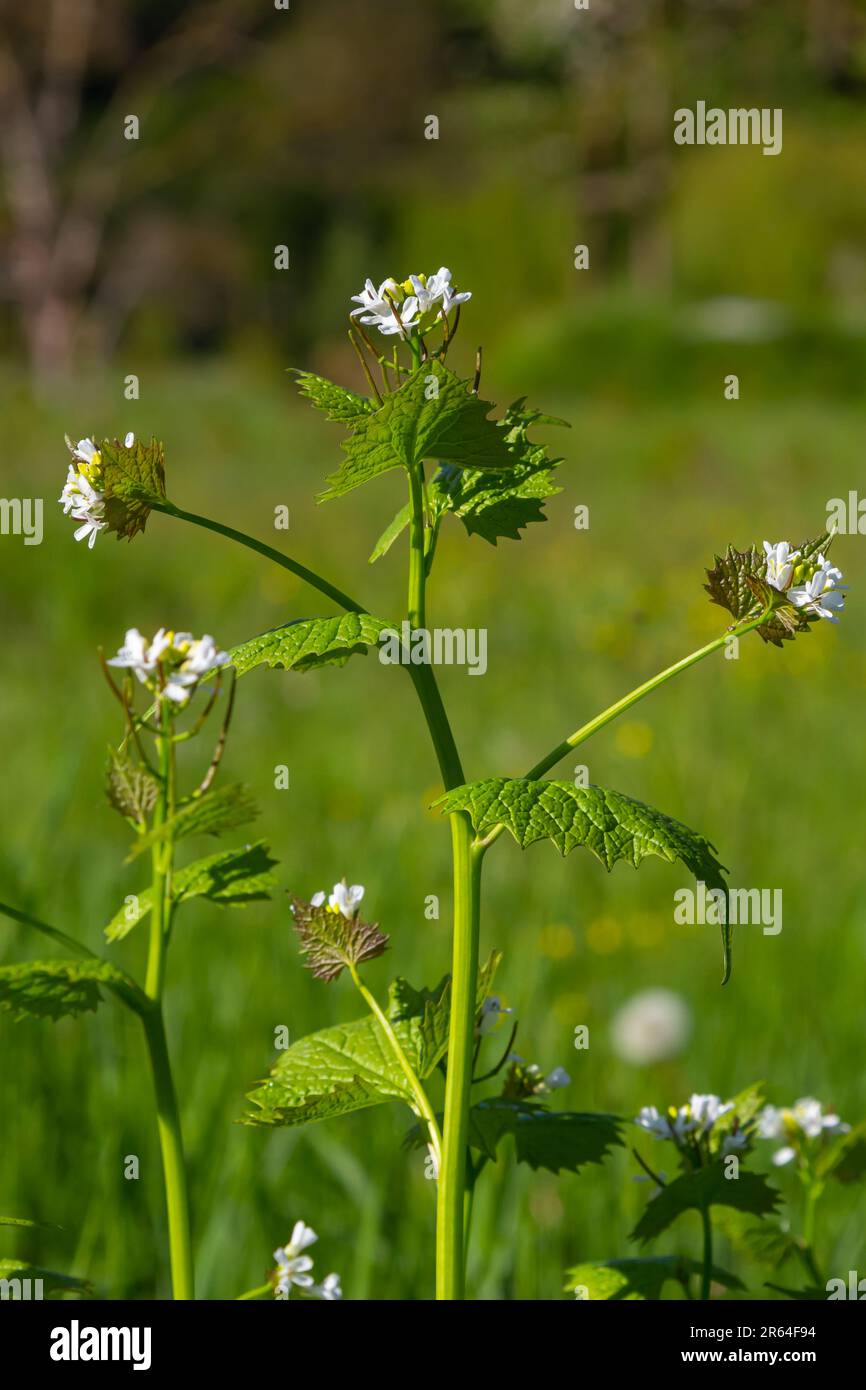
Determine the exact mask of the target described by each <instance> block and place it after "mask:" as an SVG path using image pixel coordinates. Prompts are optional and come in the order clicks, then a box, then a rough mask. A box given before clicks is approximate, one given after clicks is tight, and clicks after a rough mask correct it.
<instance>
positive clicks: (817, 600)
mask: <svg viewBox="0 0 866 1390" xmlns="http://www.w3.org/2000/svg"><path fill="white" fill-rule="evenodd" d="M841 578H842V571H841V570H839V569H837V568H836V566H835V565H831V564H830V563H829V561H828V560H825V558H824V556H823V555H819V556H818V568H817V569H816V570H815V573H814V574H813V575H812V577H811V578H810V579H808V580H807V581H806V583H805V584H803V585H798V586H797V587H796V588H794V589H791V590H790V591H789V593H788V598H789V599H790V601H791V603H793V604H794V606H795V607H796V608H802V609H804V610H805V611H806V612H807V613H814V614H815V615H816V616H817V617H819V618H829V619H830V622H831V623H838V621H839V619H838V617H837V616H836V615H837V613H841V612H842V611H843V609H844V607H845V591H846V590H847V587H848V586H847V584H840V583H839V580H840V579H841Z"/></svg>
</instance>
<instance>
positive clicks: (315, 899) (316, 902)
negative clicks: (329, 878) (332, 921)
mask: <svg viewBox="0 0 866 1390" xmlns="http://www.w3.org/2000/svg"><path fill="white" fill-rule="evenodd" d="M324 901H325V895H324V893H323V892H322V890H321V889H319V891H318V893H314V894H313V896H312V897H311V898H310V907H321V906H322V903H323V902H324Z"/></svg>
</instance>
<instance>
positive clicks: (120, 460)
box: [99, 439, 165, 540]
mask: <svg viewBox="0 0 866 1390" xmlns="http://www.w3.org/2000/svg"><path fill="white" fill-rule="evenodd" d="M99 452H100V454H101V456H102V458H101V465H100V468H101V473H102V491H103V492H104V494H105V520H106V521H107V523H108V529H109V531H114V532H115V534H116V535H117V538H118V540H123V539H124V538H125V539H126V540H132V538H133V536H135V535H137V534H138V532H139V531H143V530H144V527H145V523H146V522H147V518H148V517H149V516H150V510H151V504H152V503H153V502H154V501H162V500H163V499H164V497H165V450H164V448H163V445H162V444H161V443H160V442H159V440H158V439H151V440H150V443H148V444H145V443H144V441H143V440H141V439H136V440H135V442H134V444H133V445H132V447H131V448H127V447H126V445H125V444H121V442H120V440H118V439H113V440H112V439H104V440H103V441H102V443H101V444H100V445H99Z"/></svg>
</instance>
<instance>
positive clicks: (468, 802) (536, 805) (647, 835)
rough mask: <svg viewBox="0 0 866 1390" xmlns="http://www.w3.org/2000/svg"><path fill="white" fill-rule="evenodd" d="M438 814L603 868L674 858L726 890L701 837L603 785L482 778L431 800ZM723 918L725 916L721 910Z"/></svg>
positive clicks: (726, 934) (725, 936)
mask: <svg viewBox="0 0 866 1390" xmlns="http://www.w3.org/2000/svg"><path fill="white" fill-rule="evenodd" d="M434 805H436V806H438V807H439V808H440V810H441V811H442V813H443V815H450V814H451V813H452V812H454V811H466V812H467V813H468V815H469V817H470V819H471V821H472V825H473V827H474V829H475V832H476V834H477V835H479V836H484V835H487V834H488V833H489V832H490V831H491V830H493V829H494V828H495V827H496V826H497V825H504V826H506V828H507V829H508V830H510V832H511V834H512V835H513V836H514V839H515V840H516V841H517V843H518V844H519V845H520V847H521V849H525V848H526V846H527V845H531V844H534V842H535V841H536V840H552V841H553V843H554V844H555V845H556V847H557V849H558V850H559V852H560V854H563V855H565V854H568V853H569V852H570V851H571V850H573V849H576V848H577V847H578V846H583V847H584V848H586V849H588V850H589V851H590V852H591V853H592V854H594V855H595V857H596V858H597V859H599V860H600V861H601V863H602V864H604V866H605V868H606V869H608V870H610V869H612V868H613V866H614V864H615V863H616V862H617V860H620V859H623V860H625V861H626V862H627V863H629V864H633V865H634V866H635V868H637V866H638V865H639V864H640V863H641V861H642V860H643V859H645V858H646V857H647V856H648V855H656V856H658V858H660V859H665V860H667V862H668V863H669V864H673V863H675V862H676V861H677V860H678V859H679V860H680V861H681V862H682V863H683V864H685V866H686V868H687V869H689V870H690V872H691V873H692V874H694V876H695V878H696V879H698V880H700V881H702V882H704V883H706V884H708V885H709V886H710V887H713V888H719V889H721V891H722V892H724V893H725V894H727V887H726V884H725V880H724V878H723V876H722V875H723V869H724V866H723V865H722V864H720V862H719V860H718V859H717V858H716V856H715V852H714V847H713V845H712V844H711V843H710V841H709V840H707V839H705V838H704V836H703V835H699V834H698V833H697V832H696V831H694V830H690V829H689V828H688V826H686V825H683V824H681V822H680V821H677V820H673V819H672V817H670V816H666V815H663V813H662V812H661V811H656V810H655V809H654V808H653V807H652V806H646V805H645V804H644V803H643V802H642V801H635V800H633V799H632V798H631V797H629V796H623V795H622V793H621V792H615V791H610V790H609V789H608V788H606V787H594V786H589V787H576V786H574V785H573V784H572V783H571V782H555V781H551V782H547V781H542V782H538V781H530V780H528V779H527V778H519V779H518V778H508V777H488V778H486V779H485V780H484V781H481V782H468V783H466V784H465V785H464V786H462V787H456V788H455V789H454V790H453V791H450V792H447V793H446V794H445V796H443V797H440V799H439V800H438V801H436V802H435V803H434ZM723 915H724V917H725V919H727V913H725V914H723ZM722 948H723V952H724V977H723V981H722V982H723V983H725V982H726V981H727V980H728V978H729V977H730V953H731V929H730V926H729V924H728V922H727V920H725V922H724V923H723V924H722Z"/></svg>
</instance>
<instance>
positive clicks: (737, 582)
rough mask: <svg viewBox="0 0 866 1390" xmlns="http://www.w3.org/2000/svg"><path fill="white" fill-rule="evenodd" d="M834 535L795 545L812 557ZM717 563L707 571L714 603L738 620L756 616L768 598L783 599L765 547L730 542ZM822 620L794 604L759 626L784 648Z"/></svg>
mask: <svg viewBox="0 0 866 1390" xmlns="http://www.w3.org/2000/svg"><path fill="white" fill-rule="evenodd" d="M832 540H833V537H832V535H831V534H830V533H829V531H824V532H823V534H822V535H820V536H817V537H815V538H814V539H812V540H809V541H802V542H801V543H800V545H798V546H795V547H794V549H795V550H799V551H800V554H801V559H802V560H804V561H808V560H812V559H814V558H815V556H816V555H818V554H819V552H824V553H826V552H827V551H828V550H829V548H830V545H831V543H832ZM714 559H715V566H714V568H713V569H711V570H709V569H708V570H707V583H706V584H705V585H704V588H705V589H706V591H707V593H708V594H709V596H710V602H711V603H717V604H718V605H719V606H720V607H721V608H725V609H727V611H728V612H729V613H730V614H731V615H732V616H733V617H734V619H735V620H736V621H737V622H742V621H744V620H745V619H747V618H756V617H757V616H758V614H759V613H760V612H761V609H762V608H764V607H765V606H766V603H767V600H768V599H769V598H773V599H775V600H777V601H781V595H779V594H777V593H776V591H775V590H773V589H771V588H770V587H769V586H768V585H767V583H766V575H767V557H766V555H765V554H764V551H763V547H759V546H757V545H751V546H749V548H748V550H737V549H735V547H734V546H732V545H729V546H728V549H727V551H726V553H725V554H724V555H723V556H720V555H716V556H715V557H714ZM816 621H820V619H816V617H815V615H814V614H804V613H802V612H801V611H799V610H797V609H795V608H793V607H792V606H791V605H790V604H788V605H785V606H784V607H781V608H777V609H776V611H775V612H774V613H772V614H771V615H770V617H769V619H768V620H767V622H765V623H762V624H761V626H760V627H759V628H756V631H757V632H758V634H759V635H760V636H761V637H762V638H763V639H764V641H765V642H769V643H771V644H772V645H773V646H774V647H781V645H782V643H783V642H790V641H791V640H792V639H793V638H794V637H795V636H797V634H798V633H803V632H808V631H809V625H810V624H811V623H813V622H816Z"/></svg>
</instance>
